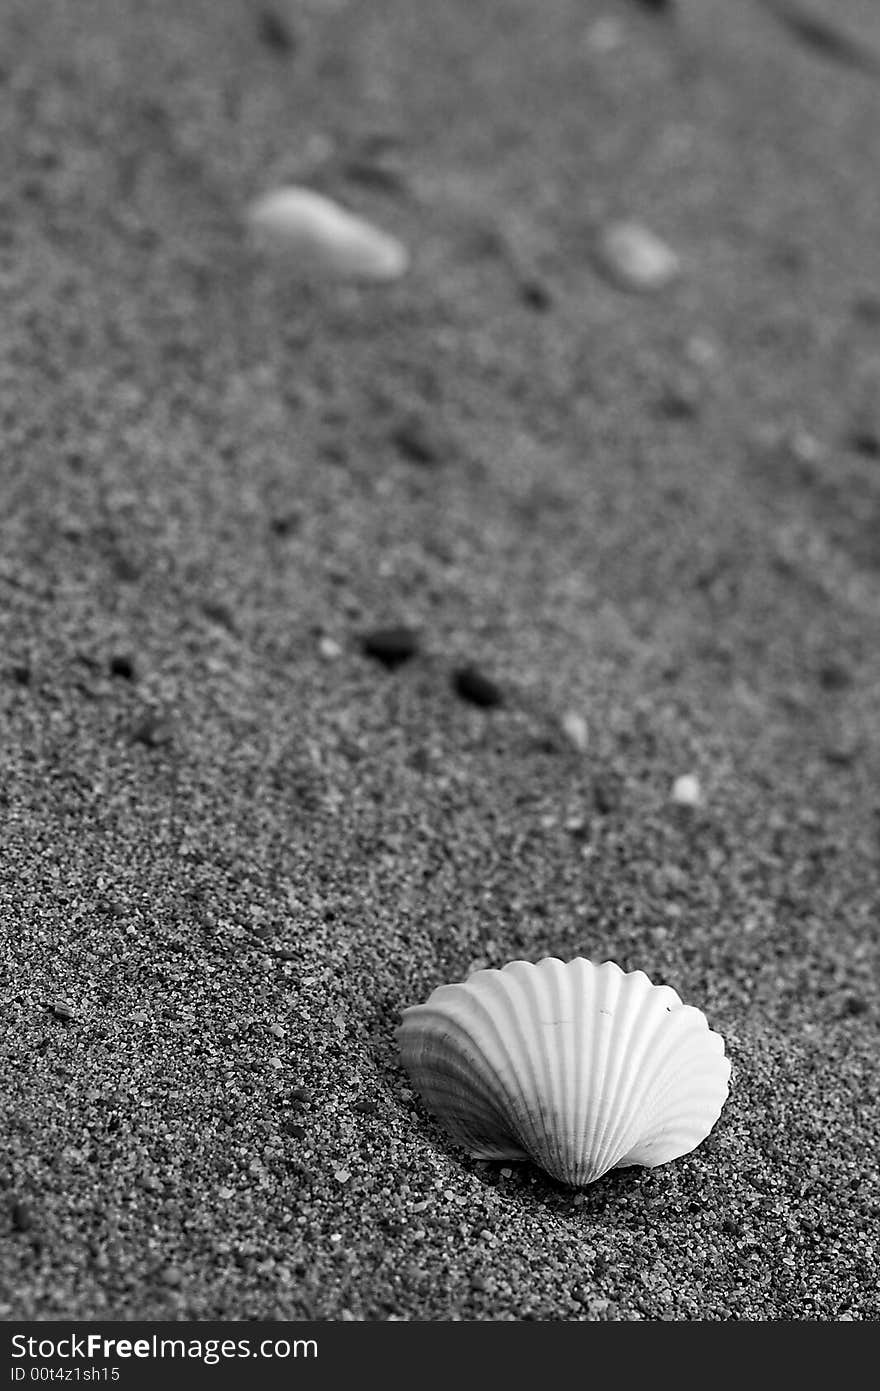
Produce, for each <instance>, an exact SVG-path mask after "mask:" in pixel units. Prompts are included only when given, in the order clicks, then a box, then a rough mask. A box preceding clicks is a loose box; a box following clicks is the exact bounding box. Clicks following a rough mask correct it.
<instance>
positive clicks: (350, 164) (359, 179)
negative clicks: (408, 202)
mask: <svg viewBox="0 0 880 1391" xmlns="http://www.w3.org/2000/svg"><path fill="white" fill-rule="evenodd" d="M342 172H343V174H344V175H345V177H346V178H347V179H350V180H351V182H352V183H356V184H363V185H364V186H365V187H366V188H378V189H381V190H382V191H383V192H385V193H401V192H403V191H404V190H405V188H406V178H405V176H404V174H403V171H402V170H401V169H399V168H397V166H396V165H394V164H385V163H382V161H381V160H371V159H366V158H361V159H350V160H347V161H346V163H345V165H344V166H343V170H342Z"/></svg>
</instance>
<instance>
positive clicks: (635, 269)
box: [599, 222, 681, 293]
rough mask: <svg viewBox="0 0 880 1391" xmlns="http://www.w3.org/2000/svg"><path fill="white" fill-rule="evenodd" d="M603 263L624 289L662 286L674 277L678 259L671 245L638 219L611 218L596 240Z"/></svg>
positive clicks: (648, 288) (645, 290)
mask: <svg viewBox="0 0 880 1391" xmlns="http://www.w3.org/2000/svg"><path fill="white" fill-rule="evenodd" d="M599 252H600V257H601V261H602V265H603V267H604V269H605V270H606V272H607V273H608V274H609V275H610V276H611V278H612V279H613V280H615V281H616V282H617V284H618V285H620V286H622V287H623V288H624V289H627V290H638V291H641V292H646V293H647V292H650V291H654V290H662V289H664V288H665V287H666V286H667V285H669V284H670V283H671V281H673V280H675V279H676V278H677V277H678V275H679V274H680V271H681V262H680V261H679V259H678V257H677V256H676V254H675V252H674V251H673V250H672V248H671V247H670V246H667V245H666V243H665V242H664V241H661V240H660V238H659V237H657V236H655V235H654V233H653V232H651V231H649V230H648V228H647V227H643V226H642V225H641V223H638V222H613V223H611V224H610V226H608V227H606V228H605V230H604V232H603V233H602V236H601V238H600V243H599Z"/></svg>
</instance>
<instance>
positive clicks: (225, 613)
mask: <svg viewBox="0 0 880 1391" xmlns="http://www.w3.org/2000/svg"><path fill="white" fill-rule="evenodd" d="M202 613H203V614H204V615H205V617H206V618H207V619H209V620H210V622H211V623H216V624H218V625H219V626H220V627H221V628H225V629H226V631H227V632H228V633H232V634H235V632H236V627H235V619H234V618H233V616H232V611H231V610H230V609H229V607H228V606H227V605H226V604H224V603H222V602H221V601H219V600H216V599H206V600H205V601H204V603H203V604H202Z"/></svg>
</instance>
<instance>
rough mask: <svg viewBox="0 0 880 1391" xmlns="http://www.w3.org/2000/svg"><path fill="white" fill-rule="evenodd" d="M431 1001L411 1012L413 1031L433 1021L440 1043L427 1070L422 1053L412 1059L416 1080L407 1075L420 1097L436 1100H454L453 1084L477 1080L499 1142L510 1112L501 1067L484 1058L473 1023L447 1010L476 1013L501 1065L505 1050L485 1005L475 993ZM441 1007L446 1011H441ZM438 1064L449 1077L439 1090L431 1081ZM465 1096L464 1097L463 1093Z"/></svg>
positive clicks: (506, 1131) (506, 1132) (507, 1128)
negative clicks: (489, 1033) (495, 1122)
mask: <svg viewBox="0 0 880 1391" xmlns="http://www.w3.org/2000/svg"><path fill="white" fill-rule="evenodd" d="M449 988H450V987H441V989H443V990H448V989H449ZM435 994H436V992H435ZM432 999H433V996H432V997H431V998H430V999H429V1000H428V1001H427V1002H426V1003H425V1004H424V1005H418V1006H415V1007H414V1009H415V1010H417V1011H419V1014H418V1020H419V1023H418V1025H417V1029H418V1031H419V1032H421V1026H422V1024H423V1023H424V1022H425V1021H426V1020H428V1019H433V1020H434V1021H435V1023H436V1022H439V1023H440V1024H441V1025H442V1029H443V1034H441V1036H440V1037H441V1039H442V1040H443V1042H442V1044H441V1045H440V1046H439V1047H438V1040H437V1039H436V1038H435V1039H434V1040H433V1046H434V1051H433V1053H432V1054H431V1056H430V1059H429V1060H428V1061H429V1066H428V1068H427V1069H426V1068H425V1062H426V1058H425V1056H424V1054H423V1053H422V1054H420V1055H418V1056H417V1057H415V1058H413V1061H414V1062H415V1064H416V1066H417V1068H418V1077H416V1076H415V1075H414V1074H413V1072H412V1071H411V1074H410V1075H411V1076H413V1080H414V1081H415V1082H416V1085H417V1086H418V1089H419V1090H420V1091H422V1093H423V1094H424V1091H425V1088H428V1089H429V1090H431V1091H432V1092H433V1093H436V1094H437V1095H438V1096H442V1097H444V1098H447V1099H453V1098H457V1095H458V1088H457V1087H456V1085H455V1082H456V1081H461V1082H468V1083H469V1084H470V1085H473V1081H474V1078H477V1079H479V1091H480V1094H481V1095H482V1097H483V1098H484V1101H485V1103H486V1104H487V1105H489V1106H490V1107H491V1108H492V1109H493V1110H494V1113H495V1115H496V1116H497V1118H498V1123H499V1131H500V1133H501V1135H502V1136H503V1138H505V1139H506V1138H507V1137H508V1136H509V1135H510V1133H511V1125H510V1122H509V1117H508V1115H507V1114H506V1113H507V1112H509V1111H510V1110H511V1109H512V1108H511V1098H510V1095H509V1091H508V1088H507V1086H506V1084H505V1079H504V1076H503V1073H502V1071H501V1067H500V1066H499V1065H498V1063H496V1064H495V1065H494V1066H493V1060H492V1059H491V1058H489V1057H487V1055H486V1049H485V1046H484V1044H483V1042H482V1040H481V1039H480V1038H479V1037H475V1036H474V1032H473V1023H474V1021H473V1019H470V1020H465V1019H463V1018H461V1016H460V1013H456V1014H455V1015H453V1014H452V1013H451V1012H450V1008H449V1007H450V1006H453V1005H456V1006H457V1007H458V1011H467V1012H473V1011H474V1010H476V1012H477V1013H478V1014H479V1017H480V1022H481V1023H483V1024H488V1025H489V1028H490V1029H491V1030H492V1032H493V1034H494V1036H495V1039H496V1041H497V1044H498V1049H499V1052H500V1054H501V1062H502V1064H503V1061H504V1057H505V1055H506V1053H507V1049H506V1046H505V1041H504V1038H503V1036H502V1035H501V1033H500V1031H499V1030H498V1028H497V1024H496V1021H495V1019H494V1018H493V1016H492V1014H491V1012H490V1011H489V1010H488V1009H487V1008H486V1005H485V1001H484V1000H482V999H480V998H479V996H478V994H477V992H475V991H471V992H470V993H469V994H467V995H465V994H464V993H460V994H457V996H456V997H455V998H454V999H453V998H450V997H449V996H446V997H445V1000H441V1001H438V1002H437V1003H436V1004H432ZM444 1003H445V1005H446V1008H443V1007H442V1005H443V1004H444ZM413 1022H415V1021H413ZM426 1032H427V1031H426ZM428 1036H430V1035H428ZM451 1049H454V1050H455V1051H454V1052H453V1053H452V1056H453V1057H455V1059H456V1067H455V1071H454V1077H452V1073H453V1069H452V1066H451V1059H450V1052H451ZM408 1056H410V1057H412V1054H411V1053H409V1054H408ZM405 1061H406V1057H405ZM438 1062H439V1063H442V1073H441V1075H444V1076H449V1077H452V1080H451V1082H450V1085H449V1086H448V1087H444V1088H442V1089H441V1088H438V1087H437V1085H436V1080H435V1079H436V1077H437V1066H438ZM408 1070H409V1069H408ZM465 1096H467V1091H466V1090H465ZM457 1110H458V1106H457V1105H456V1111H457Z"/></svg>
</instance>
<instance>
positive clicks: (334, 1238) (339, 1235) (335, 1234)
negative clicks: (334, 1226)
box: [330, 1232, 342, 1241]
mask: <svg viewBox="0 0 880 1391" xmlns="http://www.w3.org/2000/svg"><path fill="white" fill-rule="evenodd" d="M330 1240H331V1241H341V1240H342V1232H331V1233H330Z"/></svg>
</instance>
